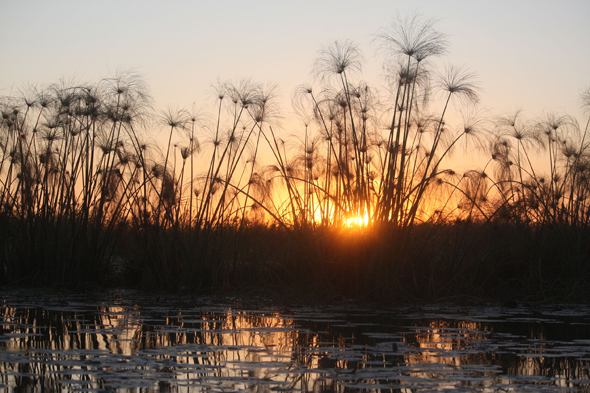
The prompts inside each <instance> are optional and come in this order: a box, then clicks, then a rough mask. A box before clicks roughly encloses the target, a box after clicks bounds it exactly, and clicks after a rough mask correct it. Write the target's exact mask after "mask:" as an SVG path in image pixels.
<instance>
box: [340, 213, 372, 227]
mask: <svg viewBox="0 0 590 393" xmlns="http://www.w3.org/2000/svg"><path fill="white" fill-rule="evenodd" d="M344 222H345V224H346V226H347V227H349V228H355V227H366V226H367V225H369V214H368V213H367V212H365V213H364V214H361V213H359V214H358V215H356V216H352V217H348V218H346V219H345V221H344Z"/></svg>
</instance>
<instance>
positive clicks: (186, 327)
mask: <svg viewBox="0 0 590 393" xmlns="http://www.w3.org/2000/svg"><path fill="white" fill-rule="evenodd" d="M107 299H108V300H105V299H104V298H103V299H97V298H94V299H91V298H81V297H80V296H78V295H73V296H64V295H53V296H49V295H44V294H42V293H35V294H32V293H27V292H18V291H12V292H0V391H5V392H11V393H12V392H17V391H23V390H25V391H30V392H43V391H58V390H61V391H86V392H87V391H96V392H99V391H117V392H205V391H207V392H211V391H213V392H225V391H238V390H248V391H252V390H255V391H259V392H271V391H303V392H307V391H338V392H344V391H348V390H349V389H354V391H361V392H364V391H366V392H374V391H377V390H380V391H383V390H386V391H392V392H394V391H395V392H410V391H411V392H419V391H431V390H445V389H464V390H469V391H499V390H500V391H507V390H523V389H528V390H535V391H538V390H544V391H559V390H560V389H561V388H569V389H570V391H585V390H587V389H588V388H590V375H589V372H588V370H589V368H590V340H588V339H587V337H590V318H589V317H588V315H590V313H589V312H588V311H590V310H588V309H584V308H577V309H561V308H551V307H545V308H538V309H529V308H525V307H522V308H516V309H504V308H501V307H473V308H465V307H463V308H459V307H452V306H436V307H432V308H422V309H411V308H399V309H389V310H373V309H367V308H362V307H353V306H352V305H349V304H348V305H341V306H338V307H317V306H314V307H309V306H302V305H290V306H289V307H288V308H287V307H284V306H282V307H280V306H273V305H272V304H268V303H267V302H264V301H262V300H258V301H257V302H256V303H252V304H250V305H249V306H247V305H246V304H244V302H243V301H240V302H237V301H234V302H228V301H224V302H220V301H212V300H210V299H200V298H199V299H188V298H182V299H181V298H175V297H169V298H164V297H156V296H145V295H143V296H140V295H138V294H136V293H132V292H118V293H111V294H110V295H109V296H108V297H107Z"/></svg>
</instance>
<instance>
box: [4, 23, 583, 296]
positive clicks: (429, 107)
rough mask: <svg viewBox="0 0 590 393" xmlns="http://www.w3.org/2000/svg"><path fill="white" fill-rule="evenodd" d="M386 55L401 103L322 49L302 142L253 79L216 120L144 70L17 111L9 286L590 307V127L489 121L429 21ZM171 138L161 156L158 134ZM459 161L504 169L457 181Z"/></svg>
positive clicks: (218, 94)
mask: <svg viewBox="0 0 590 393" xmlns="http://www.w3.org/2000/svg"><path fill="white" fill-rule="evenodd" d="M378 39H379V41H380V43H381V44H382V45H381V48H382V50H383V53H384V54H385V55H386V56H385V63H384V70H385V73H386V75H387V81H388V86H389V88H388V90H387V91H386V92H382V91H380V90H379V89H377V88H374V87H372V86H371V85H370V84H369V83H367V82H364V81H362V79H361V73H362V64H363V57H362V54H361V52H360V49H359V48H358V47H357V46H356V45H355V44H354V43H352V42H350V41H339V42H334V43H332V44H329V45H326V46H324V47H322V48H321V50H320V51H319V53H318V58H317V60H316V62H315V66H314V69H313V71H314V72H313V75H314V77H315V78H314V83H315V84H317V86H313V85H303V86H301V87H300V88H298V89H297V91H296V92H295V94H294V98H293V104H294V108H295V111H296V112H297V113H298V114H299V115H301V118H302V119H303V127H302V129H301V130H300V131H301V132H300V133H299V134H298V135H297V136H295V137H294V138H291V139H286V138H284V137H283V136H282V134H281V133H280V132H279V131H278V129H277V122H276V120H277V119H278V117H279V116H278V111H277V107H276V86H274V85H264V84H260V83H255V82H253V81H251V80H242V81H239V82H229V81H228V82H221V83H218V85H217V86H215V100H216V103H215V108H214V110H213V114H211V115H210V116H207V115H206V114H204V113H200V112H191V111H187V110H185V109H168V110H167V111H164V112H159V114H154V113H153V111H152V108H151V100H150V97H149V94H148V93H147V88H146V86H145V84H144V83H143V81H142V80H141V78H139V77H138V76H136V75H133V74H129V73H127V74H121V75H117V76H115V77H112V78H106V79H103V80H101V81H100V82H98V83H96V84H65V83H61V84H57V85H53V86H50V87H47V88H44V89H36V90H31V91H27V92H26V93H24V94H23V95H22V97H20V98H6V99H4V100H3V101H2V103H1V108H0V109H1V113H2V118H1V119H0V153H1V161H0V187H1V189H2V193H1V195H0V220H1V224H2V225H1V226H0V228H1V229H0V242H1V246H2V253H1V254H0V263H1V264H2V272H3V274H4V276H3V277H4V282H18V283H23V284H32V285H79V284H81V283H87V282H95V283H101V284H105V283H107V282H108V281H109V280H112V279H113V276H115V275H116V276H117V277H118V280H119V281H118V283H119V284H122V285H127V286H139V287H142V288H145V289H151V290H166V291H180V290H183V291H187V292H204V291H218V290H225V289H227V288H236V287H242V288H245V287H249V288H251V287H261V286H266V287H272V288H273V290H279V289H280V288H283V289H285V288H288V289H291V290H298V291H303V290H305V291H306V292H307V293H320V292H322V291H323V292H325V293H332V294H334V293H340V294H344V295H347V296H358V297H365V298H371V299H378V300H391V299H396V298H400V297H401V298H409V299H419V298H429V299H436V298H441V297H445V296H456V295H460V294H462V293H463V294H478V295H482V294H489V293H496V294H502V293H504V294H506V293H508V292H507V291H512V293H513V295H514V296H520V295H522V294H523V293H529V294H533V295H534V296H538V297H547V296H554V295H555V294H556V293H557V292H559V290H560V288H564V287H568V285H569V288H570V289H569V292H568V293H565V294H564V296H566V297H567V296H569V297H574V296H576V295H577V294H579V293H581V292H583V290H584V289H585V288H587V284H585V282H586V281H585V280H586V278H588V277H589V274H590V271H589V269H588V266H590V265H589V263H588V262H589V260H588V256H589V255H590V254H589V251H590V250H589V247H590V246H589V244H590V229H589V226H588V224H589V220H590V210H589V209H590V205H589V204H588V202H589V198H588V192H589V190H588V175H589V171H590V161H589V157H590V156H589V154H588V140H587V137H586V134H587V132H588V124H586V126H585V128H583V127H580V126H579V125H578V124H577V123H576V121H575V120H574V119H573V118H571V117H568V116H557V115H547V116H546V118H545V119H543V120H540V121H527V120H525V119H524V118H523V117H522V115H521V114H520V113H516V114H514V115H510V116H504V117H501V118H499V119H497V120H495V121H492V120H491V119H490V118H489V117H487V116H482V111H481V110H479V109H478V108H477V106H476V104H477V102H478V93H479V89H478V87H477V84H476V80H475V75H474V74H473V73H471V72H468V71H466V70H465V69H464V68H462V67H460V68H457V67H452V66H449V67H447V68H445V70H444V71H442V72H437V71H436V70H435V69H433V67H432V64H431V63H430V62H429V60H430V59H431V58H433V57H437V56H441V55H443V54H445V53H446V49H447V44H446V37H445V36H444V35H443V34H441V33H439V32H437V31H436V29H435V28H434V22H433V21H432V20H425V19H422V18H420V17H411V18H406V19H403V18H398V19H397V20H395V21H394V23H393V24H392V25H391V26H390V27H389V28H386V29H383V30H381V31H380V32H379V34H378ZM588 95H589V94H588V92H586V93H585V95H584V97H585V98H584V99H585V101H584V105H585V106H586V107H588V106H590V105H589V103H588V101H589V100H588ZM451 112H453V114H454V115H456V116H455V117H457V116H458V115H461V117H462V123H461V124H459V125H452V124H450V122H449V121H448V118H450V114H451ZM156 128H159V129H160V130H162V129H163V130H164V132H165V136H164V140H163V142H164V144H163V145H162V146H158V145H157V144H155V143H154V142H153V138H148V137H147V136H146V131H148V130H153V129H156ZM461 149H463V151H474V150H477V151H481V152H483V154H485V155H487V156H488V157H489V159H488V161H487V163H484V165H483V167H482V168H473V169H469V170H467V171H465V172H464V173H458V172H457V171H456V170H453V169H452V167H450V165H451V164H452V161H451V160H450V158H451V155H452V154H453V153H455V152H456V151H460V150H461ZM262 156H266V157H271V159H272V160H273V161H274V163H273V164H271V165H263V164H262V161H261V157H262ZM543 157H546V158H547V160H546V165H545V167H544V168H542V169H541V168H539V167H537V166H536V164H535V163H538V162H540V161H539V159H540V158H543ZM541 165H542V164H541ZM115 273H116V274H115ZM514 283H518V285H513V284H514ZM570 284H571V285H570ZM514 288H519V289H520V290H521V292H518V291H515V290H514Z"/></svg>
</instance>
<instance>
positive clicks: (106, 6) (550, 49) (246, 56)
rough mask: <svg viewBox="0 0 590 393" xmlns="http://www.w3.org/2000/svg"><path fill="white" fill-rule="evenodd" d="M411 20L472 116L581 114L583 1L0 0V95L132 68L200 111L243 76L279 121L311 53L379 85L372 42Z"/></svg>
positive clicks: (586, 26)
mask: <svg viewBox="0 0 590 393" xmlns="http://www.w3.org/2000/svg"><path fill="white" fill-rule="evenodd" d="M413 12H418V13H420V14H421V15H423V16H424V17H425V18H433V19H436V20H437V23H436V25H435V27H436V29H437V30H438V31H440V32H442V33H445V34H446V35H447V37H448V42H449V53H448V55H447V56H446V57H445V58H444V59H442V60H441V62H442V63H448V64H454V65H460V66H465V67H467V68H469V70H472V71H475V72H476V73H477V75H478V80H479V82H480V83H479V84H480V86H481V87H482V90H483V91H482V95H481V105H482V107H485V108H486V109H488V110H490V111H491V112H493V113H497V114H504V113H509V112H511V111H514V110H516V109H522V110H523V111H524V112H525V113H526V114H527V115H530V116H531V117H534V116H539V115H541V114H543V113H544V112H545V111H551V110H557V111H565V112H567V113H569V114H572V115H576V116H580V115H581V111H580V100H579V97H580V93H581V91H582V90H584V89H587V88H589V87H590V23H588V18H589V17H590V1H588V0H562V1H559V2H558V1H554V0H551V1H547V0H510V1H505V0H494V1H481V0H470V1H467V0H464V1H463V0H446V1H440V0H433V1H427V0H420V1H412V2H408V1H397V0H381V1H376V0H364V1H347V0H338V1H331V0H330V1H325V0H312V1H308V0H297V1H261V0H248V1H244V0H242V1H229V0H219V1H196V0H195V1H180V0H169V1H152V0H141V1H136V0H127V1H119V0H117V1H111V0H101V1H92V2H91V1H81V0H75V1H66V0H64V1H30V0H19V1H13V0H0V53H1V61H0V96H2V95H3V96H7V95H15V93H16V92H18V90H19V89H20V88H23V87H24V86H27V85H30V84H33V85H46V84H50V83H53V82H57V81H58V80H59V79H61V78H66V79H72V78H75V79H76V80H79V81H89V82H93V81H98V80H99V79H100V78H102V77H107V76H110V75H112V74H114V73H115V72H116V71H117V70H130V69H131V70H134V71H136V72H139V73H140V74H141V75H143V77H144V78H145V79H146V81H147V82H148V84H149V86H150V89H151V93H152V95H153V97H154V102H155V106H156V107H157V108H160V109H165V108H167V107H185V108H189V109H190V108H191V107H192V106H193V104H194V105H196V106H197V107H199V108H203V107H205V108H206V107H207V105H212V101H211V85H212V84H214V83H215V82H216V81H217V80H218V79H220V80H228V79H232V80H237V79H239V78H252V79H253V80H256V81H260V82H271V83H277V84H278V85H279V87H280V93H281V96H282V105H281V106H282V111H283V113H284V116H287V117H288V116H289V113H290V111H291V107H290V104H289V103H290V97H291V94H292V92H293V90H294V89H295V87H296V86H298V85H301V84H304V83H308V82H311V81H312V77H311V75H310V71H311V68H312V65H313V62H314V59H315V57H316V56H317V52H318V49H320V47H321V46H322V45H326V44H328V43H330V42H333V41H334V40H345V39H349V40H351V41H353V42H356V43H357V44H358V45H359V47H360V48H361V50H362V51H363V54H364V59H365V64H364V72H363V79H364V80H366V81H367V82H369V83H371V84H375V85H379V84H380V83H382V79H381V76H382V74H383V72H382V69H381V64H382V57H381V56H380V55H379V54H378V53H377V46H376V45H375V35H376V33H377V31H378V30H379V29H380V28H383V27H386V26H387V25H388V24H389V23H391V22H392V20H393V19H394V18H395V16H396V14H398V13H399V14H400V15H402V16H404V15H408V14H411V13H413Z"/></svg>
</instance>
